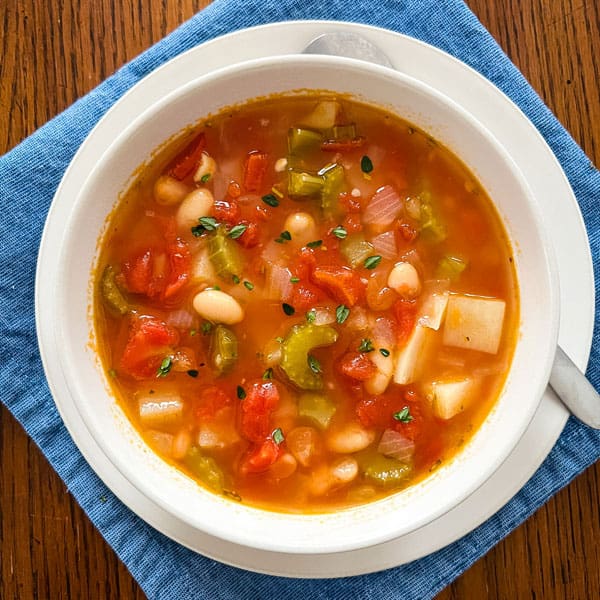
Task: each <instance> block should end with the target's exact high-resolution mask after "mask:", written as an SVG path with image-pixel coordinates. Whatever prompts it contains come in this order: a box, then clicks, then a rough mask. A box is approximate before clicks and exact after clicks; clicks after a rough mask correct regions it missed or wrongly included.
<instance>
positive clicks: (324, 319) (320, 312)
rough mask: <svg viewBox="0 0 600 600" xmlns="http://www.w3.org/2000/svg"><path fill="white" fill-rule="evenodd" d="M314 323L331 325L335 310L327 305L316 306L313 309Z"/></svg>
mask: <svg viewBox="0 0 600 600" xmlns="http://www.w3.org/2000/svg"><path fill="white" fill-rule="evenodd" d="M314 314H315V320H314V321H313V322H314V324H315V325H331V324H332V323H335V320H336V316H335V310H333V308H331V307H329V306H317V307H316V308H315V311H314Z"/></svg>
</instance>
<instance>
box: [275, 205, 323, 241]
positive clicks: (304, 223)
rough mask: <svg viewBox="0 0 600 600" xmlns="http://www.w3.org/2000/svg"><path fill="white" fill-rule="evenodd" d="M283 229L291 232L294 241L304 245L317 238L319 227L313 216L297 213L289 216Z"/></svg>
mask: <svg viewBox="0 0 600 600" xmlns="http://www.w3.org/2000/svg"><path fill="white" fill-rule="evenodd" d="M283 228H284V229H286V230H287V231H289V232H290V234H291V235H292V241H293V242H297V243H299V244H301V245H304V244H306V243H308V242H310V241H312V240H315V239H316V238H317V225H316V223H315V220H314V219H313V218H312V216H311V215H309V214H308V213H305V212H297V213H292V214H291V215H288V217H287V219H286V220H285V223H284V225H283Z"/></svg>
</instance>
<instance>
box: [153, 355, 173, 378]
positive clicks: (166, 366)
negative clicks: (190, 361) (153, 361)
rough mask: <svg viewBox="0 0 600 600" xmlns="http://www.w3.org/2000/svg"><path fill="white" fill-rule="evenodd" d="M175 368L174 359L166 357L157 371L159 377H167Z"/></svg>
mask: <svg viewBox="0 0 600 600" xmlns="http://www.w3.org/2000/svg"><path fill="white" fill-rule="evenodd" d="M172 366H173V359H172V358H171V357H170V356H165V357H164V358H163V359H162V362H161V363H160V367H158V370H157V371H156V376H157V377H166V376H167V375H168V374H169V371H170V370H171V367H172Z"/></svg>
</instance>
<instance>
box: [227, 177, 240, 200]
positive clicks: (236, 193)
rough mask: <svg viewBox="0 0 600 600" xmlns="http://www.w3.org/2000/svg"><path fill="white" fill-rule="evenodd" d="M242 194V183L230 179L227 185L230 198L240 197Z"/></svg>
mask: <svg viewBox="0 0 600 600" xmlns="http://www.w3.org/2000/svg"><path fill="white" fill-rule="evenodd" d="M241 194H242V188H240V184H239V183H238V182H237V181H230V182H229V185H228V186H227V195H228V196H229V197H230V198H234V199H235V198H239V197H240V196H241Z"/></svg>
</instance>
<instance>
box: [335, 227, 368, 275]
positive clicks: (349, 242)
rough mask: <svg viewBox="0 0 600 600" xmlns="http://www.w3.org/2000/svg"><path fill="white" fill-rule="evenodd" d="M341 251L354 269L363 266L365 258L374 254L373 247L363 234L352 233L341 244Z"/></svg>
mask: <svg viewBox="0 0 600 600" xmlns="http://www.w3.org/2000/svg"><path fill="white" fill-rule="evenodd" d="M340 251H341V253H342V254H343V255H344V258H345V259H346V260H347V261H348V262H349V263H350V266H351V267H352V268H356V267H358V266H360V265H362V264H363V262H364V261H365V258H367V257H368V256H369V255H371V254H372V253H373V245H372V244H371V243H369V242H367V240H365V236H364V235H363V234H362V233H352V234H350V235H349V236H348V237H346V239H344V240H342V242H341V244H340Z"/></svg>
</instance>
